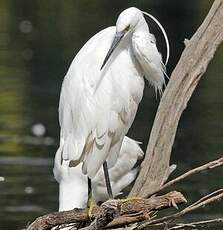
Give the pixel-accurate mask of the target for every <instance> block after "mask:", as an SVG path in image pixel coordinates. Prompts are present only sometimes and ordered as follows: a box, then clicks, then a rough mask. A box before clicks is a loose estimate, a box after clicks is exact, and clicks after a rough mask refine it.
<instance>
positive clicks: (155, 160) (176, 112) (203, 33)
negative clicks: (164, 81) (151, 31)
mask: <svg viewBox="0 0 223 230" xmlns="http://www.w3.org/2000/svg"><path fill="white" fill-rule="evenodd" d="M222 40H223V0H215V2H214V3H213V5H212V8H211V9H210V11H209V13H208V15H207V17H206V18H205V20H204V22H203V23H202V25H201V26H200V27H199V28H198V30H197V31H196V33H195V34H194V35H193V37H192V38H191V39H190V40H189V41H187V42H186V47H185V50H184V52H183V53H182V55H181V58H180V60H179V62H178V64H177V66H176V68H175V69H174V71H173V73H172V75H171V78H170V81H169V83H168V85H167V87H166V90H165V91H164V94H163V96H162V98H161V101H160V105H159V108H158V111H157V114H156V117H155V121H154V124H153V128H152V131H151V134H150V139H149V143H148V146H147V151H146V156H145V159H144V161H143V163H142V169H141V171H140V174H139V176H138V178H137V180H136V182H135V185H134V186H133V189H132V191H131V193H130V196H140V197H148V196H149V195H151V194H153V193H154V192H155V191H157V190H159V188H160V187H161V186H162V185H163V184H164V182H165V181H166V180H167V178H168V176H169V174H170V166H169V161H170V155H171V150H172V146H173V142H174V139H175V135H176V130H177V126H178V123H179V120H180V117H181V114H182V112H183V111H184V109H185V108H186V106H187V102H188V101H189V99H190V97H191V95H192V93H193V91H194V90H195V88H196V86H197V84H198V82H199V80H200V79H201V77H202V76H203V74H204V73H205V71H206V68H207V66H208V64H209V62H210V61H211V59H212V58H213V56H214V53H215V51H216V49H217V47H218V46H219V45H220V44H221V42H222Z"/></svg>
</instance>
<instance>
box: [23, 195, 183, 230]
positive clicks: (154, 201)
mask: <svg viewBox="0 0 223 230" xmlns="http://www.w3.org/2000/svg"><path fill="white" fill-rule="evenodd" d="M185 202H186V199H185V198H184V196H183V195H182V194H181V193H180V192H170V193H167V194H165V195H163V196H156V197H151V198H149V199H140V198H136V199H133V200H126V201H121V200H109V201H107V202H105V203H104V204H103V205H101V206H100V207H97V208H94V209H93V211H92V218H95V217H96V219H97V218H98V219H97V221H98V225H99V226H101V222H103V224H104V226H106V225H107V219H109V218H107V217H106V221H104V217H102V215H103V214H105V213H106V214H107V213H108V212H110V210H113V211H112V212H111V213H109V215H111V216H113V218H112V219H109V220H110V221H109V222H111V221H112V220H113V219H114V217H115V216H118V217H119V218H117V219H116V220H114V222H111V223H110V227H111V226H118V225H121V224H122V223H123V222H125V216H126V215H127V216H128V215H129V214H131V215H133V214H134V213H135V214H137V215H138V218H139V219H140V220H142V217H143V216H144V218H143V220H145V219H146V218H147V217H148V215H147V213H149V212H150V211H152V210H160V209H163V208H167V207H172V206H176V204H181V203H185ZM106 208H107V210H105V209H106ZM143 210H144V212H143V213H142V211H143ZM131 215H130V216H131ZM137 215H136V216H137ZM121 216H124V217H123V218H124V219H123V218H120V217H121ZM130 216H129V217H130ZM127 219H128V218H127ZM133 219H134V218H133ZM87 220H89V217H88V213H87V210H82V209H74V210H71V211H64V212H55V213H50V214H47V215H44V216H41V217H38V218H37V219H36V220H35V221H34V222H33V223H32V224H31V225H30V226H29V227H28V228H27V230H37V229H38V230H40V229H41V230H43V229H49V228H52V227H54V226H56V225H59V224H64V223H73V222H84V221H87ZM137 220H138V219H137ZM129 221H130V219H128V222H129ZM130 222H131V223H132V220H131V221H130ZM105 223H106V224H105ZM125 223H126V222H125ZM94 229H96V228H94Z"/></svg>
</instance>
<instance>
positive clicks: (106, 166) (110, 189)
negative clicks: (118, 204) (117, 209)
mask: <svg viewBox="0 0 223 230" xmlns="http://www.w3.org/2000/svg"><path fill="white" fill-rule="evenodd" d="M103 169H104V175H105V183H106V187H107V192H108V196H109V199H113V194H112V188H111V183H110V178H109V174H108V165H107V162H106V161H105V162H104V164H103Z"/></svg>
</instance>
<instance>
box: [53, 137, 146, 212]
mask: <svg viewBox="0 0 223 230" xmlns="http://www.w3.org/2000/svg"><path fill="white" fill-rule="evenodd" d="M142 157H143V151H142V150H141V148H140V147H139V145H138V143H137V142H136V141H134V140H132V139H130V138H128V137H125V138H124V140H123V142H122V146H121V149H120V154H119V157H118V160H117V162H116V163H115V165H114V166H113V167H112V168H110V169H109V176H110V180H111V185H112V188H113V194H114V196H117V195H118V194H119V193H120V192H121V191H122V190H123V189H124V188H125V187H126V186H128V185H129V184H130V183H131V182H132V181H133V180H134V179H135V177H136V174H137V172H138V170H139V167H136V168H134V166H135V164H136V162H137V160H138V159H141V158H142ZM54 177H55V179H56V180H57V182H58V183H59V211H67V210H72V209H73V208H85V207H86V205H87V200H88V179H87V177H86V176H85V175H83V173H82V170H81V164H79V165H78V166H77V167H72V168H70V167H69V161H63V162H62V164H61V154H60V152H59V151H58V152H57V153H56V156H55V163H54ZM92 193H93V194H92V195H93V199H94V200H95V201H96V202H99V201H105V200H107V199H108V194H107V188H106V184H105V179H104V174H103V170H102V168H100V170H99V171H98V173H97V174H96V176H95V177H94V179H93V180H92Z"/></svg>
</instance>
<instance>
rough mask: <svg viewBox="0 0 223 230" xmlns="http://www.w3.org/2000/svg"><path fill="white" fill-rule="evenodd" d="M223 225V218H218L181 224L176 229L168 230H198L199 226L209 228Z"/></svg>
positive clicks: (170, 229) (169, 229)
mask: <svg viewBox="0 0 223 230" xmlns="http://www.w3.org/2000/svg"><path fill="white" fill-rule="evenodd" d="M216 223H223V218H217V219H212V220H203V221H197V222H192V223H180V224H177V225H176V226H174V227H171V228H168V230H176V229H177V230H178V229H197V226H203V225H205V226H207V225H210V224H216Z"/></svg>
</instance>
